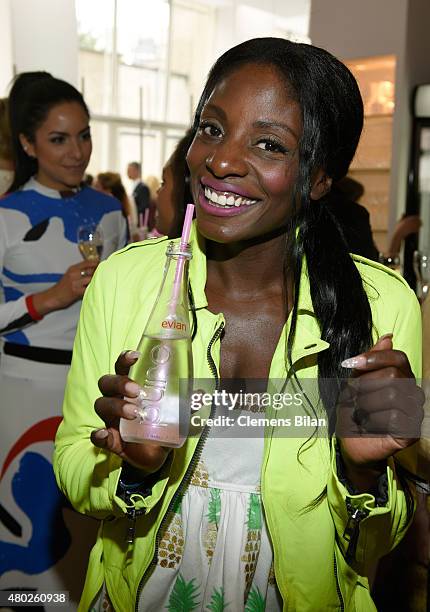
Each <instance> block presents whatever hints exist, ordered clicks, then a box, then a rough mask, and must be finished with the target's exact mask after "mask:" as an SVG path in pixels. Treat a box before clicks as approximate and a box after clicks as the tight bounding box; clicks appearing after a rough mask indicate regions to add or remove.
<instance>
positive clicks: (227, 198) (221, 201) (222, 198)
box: [205, 187, 257, 208]
mask: <svg viewBox="0 0 430 612" xmlns="http://www.w3.org/2000/svg"><path fill="white" fill-rule="evenodd" d="M205 197H206V198H207V199H208V200H210V201H211V202H212V204H214V205H215V206H219V207H221V208H224V207H230V208H233V207H234V206H236V207H239V206H250V205H251V204H255V203H256V202H257V200H248V199H247V198H242V197H241V196H234V195H225V194H219V193H217V192H216V191H212V189H209V187H205Z"/></svg>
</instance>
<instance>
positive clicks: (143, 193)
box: [127, 161, 151, 215]
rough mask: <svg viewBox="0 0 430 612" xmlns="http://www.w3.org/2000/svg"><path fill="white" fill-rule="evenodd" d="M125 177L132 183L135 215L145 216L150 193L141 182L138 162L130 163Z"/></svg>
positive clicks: (140, 170) (140, 169) (140, 168)
mask: <svg viewBox="0 0 430 612" xmlns="http://www.w3.org/2000/svg"><path fill="white" fill-rule="evenodd" d="M127 176H128V178H129V179H130V180H131V181H133V192H132V196H133V199H134V202H135V204H136V209H137V214H138V215H139V214H142V215H143V214H145V210H146V209H149V207H150V199H151V196H150V192H149V189H148V186H147V185H145V183H144V182H143V181H142V167H141V165H140V163H139V162H137V161H133V162H130V163H129V164H128V166H127Z"/></svg>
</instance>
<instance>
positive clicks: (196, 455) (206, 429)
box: [127, 323, 224, 612]
mask: <svg viewBox="0 0 430 612" xmlns="http://www.w3.org/2000/svg"><path fill="white" fill-rule="evenodd" d="M223 329H224V323H221V324H220V326H219V327H218V328H217V329H216V330H215V333H214V335H213V336H212V338H211V341H210V342H209V345H208V348H207V352H206V358H207V362H208V365H209V369H210V371H211V374H212V375H213V377H214V378H215V388H216V389H217V390H218V389H219V384H220V380H219V376H218V371H217V369H216V365H215V362H214V360H213V357H212V354H211V350H212V346H213V345H214V343H215V342H216V341H217V340H218V338H219V337H220V335H221V333H222V330H223ZM213 414H214V404H213V402H212V406H211V412H210V418H212V417H213ZM209 431H210V427H209V426H208V425H205V426H204V428H203V431H202V434H201V436H200V438H199V441H198V442H197V446H196V448H195V451H194V454H193V456H192V458H191V461H190V464H189V466H188V468H187V471H186V472H185V474H184V477H183V478H182V480H181V483H180V485H179V486H178V488H177V489H176V491H175V493H174V494H173V497H172V499H171V500H170V503H169V506H168V508H167V511H166V513H165V515H164V517H163V519H162V521H161V523H160V525H159V527H158V530H157V535H156V536H155V549H154V555H153V557H152V560H151V563H150V564H149V565H148V567H147V568H146V571H145V573H144V574H143V576H142V578H141V580H140V582H139V586H138V587H137V592H136V602H135V606H134V609H135V612H138V609H139V599H140V595H141V593H142V590H143V587H144V586H145V583H146V581H147V579H148V575H149V572H150V570H151V569H152V568H153V567H154V566H155V565H156V563H157V557H158V546H159V543H160V542H159V538H160V533H161V531H162V528H163V527H164V525H165V523H166V521H167V519H168V516H169V514H170V511H171V509H172V508H173V507H174V504H175V503H176V500H177V499H178V497H179V496H180V495H181V494H182V491H183V489H184V488H185V485H186V484H188V480H189V479H190V477H191V475H192V474H193V472H194V468H195V467H196V465H197V463H198V461H199V459H200V456H201V454H202V451H203V446H204V444H205V442H206V439H207V437H208V435H209ZM127 514H128V513H127ZM133 518H134V522H136V514H135V515H134V517H133Z"/></svg>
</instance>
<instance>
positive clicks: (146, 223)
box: [141, 208, 149, 227]
mask: <svg viewBox="0 0 430 612" xmlns="http://www.w3.org/2000/svg"><path fill="white" fill-rule="evenodd" d="M141 214H142V213H141ZM148 221H149V208H145V213H144V216H143V227H148Z"/></svg>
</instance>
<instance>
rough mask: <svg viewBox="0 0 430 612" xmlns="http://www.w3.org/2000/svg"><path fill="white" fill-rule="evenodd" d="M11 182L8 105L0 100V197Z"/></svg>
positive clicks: (11, 167)
mask: <svg viewBox="0 0 430 612" xmlns="http://www.w3.org/2000/svg"><path fill="white" fill-rule="evenodd" d="M12 181H13V160H12V146H11V139H10V129H9V116H8V104H7V99H6V98H0V196H1V195H2V194H3V193H6V191H7V190H8V189H9V187H10V186H11V184H12Z"/></svg>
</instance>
